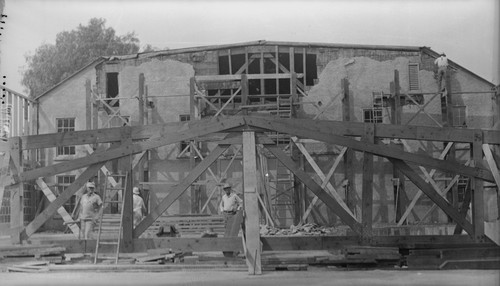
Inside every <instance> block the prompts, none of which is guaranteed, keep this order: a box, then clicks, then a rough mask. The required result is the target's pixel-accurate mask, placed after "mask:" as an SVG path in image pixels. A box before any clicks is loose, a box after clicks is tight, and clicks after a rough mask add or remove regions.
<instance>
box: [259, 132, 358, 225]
mask: <svg viewBox="0 0 500 286" xmlns="http://www.w3.org/2000/svg"><path fill="white" fill-rule="evenodd" d="M259 139H260V138H259ZM259 143H260V142H259ZM265 147H266V148H267V149H268V150H269V151H270V152H271V153H273V155H274V156H276V158H277V159H278V160H279V161H280V162H281V163H282V164H283V165H285V166H286V167H287V168H288V169H289V170H290V171H292V172H293V173H294V175H295V176H297V178H298V179H299V180H300V181H302V182H303V183H304V184H305V185H306V186H307V187H308V188H309V190H311V192H313V193H314V194H315V195H316V196H318V198H319V199H320V200H321V201H323V203H325V205H326V206H327V207H328V208H330V209H331V210H332V211H333V212H334V213H335V214H336V215H337V216H339V218H340V219H341V220H342V221H343V222H344V223H346V224H347V225H349V227H351V228H352V229H353V230H354V232H355V233H358V234H361V224H360V223H359V222H357V221H356V220H355V219H354V218H353V217H352V216H351V215H350V214H349V213H348V212H346V211H345V210H344V208H342V206H341V205H340V204H339V203H338V202H337V201H336V200H335V199H334V198H333V197H331V196H330V195H328V194H327V193H326V192H325V191H324V190H323V189H321V186H320V185H319V184H318V183H316V181H314V180H313V179H312V178H311V177H310V176H309V175H308V174H307V173H306V172H304V171H302V170H301V169H300V168H299V167H298V166H297V165H296V164H295V162H293V161H292V159H290V157H288V156H287V155H286V154H285V153H284V152H283V150H281V149H280V148H278V147H277V146H273V145H265Z"/></svg>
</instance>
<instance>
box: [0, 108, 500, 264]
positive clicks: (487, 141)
mask: <svg viewBox="0 0 500 286" xmlns="http://www.w3.org/2000/svg"><path fill="white" fill-rule="evenodd" d="M269 131H273V132H280V133H285V134H290V135H292V136H297V137H299V138H307V139H312V140H317V141H322V142H325V143H328V144H335V145H341V146H345V147H349V148H350V149H351V150H354V151H355V152H363V154H364V156H365V159H364V161H363V166H364V167H363V192H362V194H363V195H362V199H363V201H362V211H361V212H362V215H361V217H360V218H357V217H354V216H353V214H352V213H350V212H349V211H348V209H346V208H345V203H344V202H342V201H340V200H339V198H338V197H335V196H332V195H331V194H330V193H328V192H327V191H326V190H325V189H326V188H325V186H326V185H325V184H324V182H321V181H318V180H317V179H315V178H314V177H312V176H311V175H310V174H308V173H306V172H304V171H303V170H302V169H301V168H300V166H299V165H298V164H297V163H296V162H295V161H294V160H293V159H292V158H291V157H290V156H289V155H288V154H286V153H285V152H284V151H283V150H282V149H281V148H280V147H279V146H277V145H276V144H275V142H274V141H273V140H272V139H271V138H269V137H268V136H267V135H266V134H265V133H266V132H269ZM212 133H227V134H228V135H229V136H228V137H226V138H225V139H223V140H222V141H219V142H217V146H216V147H215V149H213V150H212V151H211V152H210V154H209V155H208V156H207V157H206V158H205V159H204V160H202V161H201V162H200V163H199V164H198V165H196V167H195V168H194V169H193V170H192V171H191V173H190V174H189V175H188V176H187V177H186V178H185V179H184V180H182V182H180V183H179V184H178V185H176V186H174V187H173V188H172V189H171V190H170V192H169V194H168V195H167V197H166V198H164V199H163V200H162V201H161V202H159V203H158V204H157V206H156V207H155V208H154V209H152V210H151V211H150V213H149V215H148V216H146V217H145V219H144V220H143V221H142V222H141V223H140V224H139V225H138V226H137V227H136V228H135V229H132V228H131V227H128V228H125V229H124V236H123V239H124V240H125V241H124V244H123V245H124V246H125V248H126V249H128V250H129V251H131V250H132V249H133V248H134V247H135V246H136V245H137V247H139V246H138V245H139V244H140V240H141V239H138V237H139V236H140V234H141V233H143V232H144V231H145V230H146V229H147V228H148V227H149V226H150V225H151V224H152V223H153V222H154V221H155V220H156V219H157V218H158V217H159V216H160V215H161V214H162V213H163V212H165V211H166V210H167V209H168V207H169V206H170V205H172V203H173V202H174V201H175V200H176V199H177V198H179V196H180V195H181V194H182V193H183V192H185V191H186V190H187V189H188V188H189V186H190V185H191V184H192V183H193V182H195V180H196V179H197V178H198V177H199V176H200V175H201V174H202V173H204V172H205V171H207V169H208V168H209V167H210V165H211V164H212V163H213V162H215V161H216V160H217V158H218V157H219V156H220V155H221V154H223V152H224V151H225V150H226V149H227V148H228V147H229V146H230V145H240V144H243V160H244V170H245V172H244V190H245V193H244V194H245V210H246V215H247V224H246V227H247V235H246V236H247V239H246V246H245V247H246V251H247V253H249V254H250V255H248V257H249V259H250V260H249V261H250V262H251V263H250V264H249V269H250V271H251V272H254V271H255V273H259V271H260V262H258V260H259V259H258V257H259V255H260V254H259V253H260V245H259V243H258V241H259V234H258V230H259V226H258V223H259V217H260V214H259V208H258V203H259V202H258V200H257V197H256V195H255V194H254V193H255V190H257V189H258V182H257V164H256V161H255V160H256V154H257V153H256V152H258V150H260V149H259V148H257V146H258V145H260V146H262V147H264V148H265V149H267V150H268V151H269V152H270V153H272V154H273V156H275V157H276V158H277V159H278V160H280V161H281V163H283V164H284V165H285V166H286V167H287V168H288V169H289V170H290V171H291V172H293V173H294V175H295V176H296V177H297V178H298V179H299V180H300V181H301V182H302V183H304V184H305V185H306V187H307V188H308V189H309V190H310V191H312V192H313V193H314V194H315V195H316V196H317V197H318V198H319V200H321V201H322V202H323V203H325V204H326V206H327V207H328V208H329V209H330V211H332V212H333V213H335V214H336V215H337V216H338V217H339V218H340V219H341V220H342V221H343V222H344V223H345V224H346V225H348V226H349V227H350V228H351V229H352V233H353V235H354V236H352V237H351V238H344V239H347V240H348V241H350V242H351V243H352V242H354V241H357V242H358V243H362V244H379V243H380V241H379V240H378V238H377V237H376V236H374V235H373V234H372V231H371V230H372V221H371V212H372V203H371V202H372V199H373V195H372V192H373V187H372V185H371V181H372V178H373V173H374V170H373V165H372V163H371V162H372V159H371V157H372V156H379V157H384V158H386V159H388V160H389V161H390V162H391V163H392V164H393V165H394V166H395V167H396V168H397V169H399V170H400V171H401V172H402V173H403V174H404V176H406V177H407V178H408V179H409V180H410V181H411V182H413V184H415V185H416V186H417V187H418V188H419V189H420V190H421V191H422V192H423V193H424V194H426V195H427V196H428V197H429V198H430V199H431V200H432V201H433V202H434V203H435V204H436V205H437V206H438V207H439V208H440V209H441V210H443V211H444V212H445V213H446V214H447V215H449V216H450V217H451V218H452V219H453V221H454V222H455V223H456V224H457V226H458V227H460V228H462V229H464V230H465V231H466V233H467V234H468V236H462V235H458V236H457V237H456V238H453V237H452V238H453V239H456V240H457V241H460V242H461V243H491V241H490V239H489V238H488V236H486V235H485V229H484V217H483V209H484V206H483V182H489V183H492V184H496V185H497V186H498V185H499V184H500V177H499V173H498V163H497V162H499V160H498V155H496V154H495V153H493V152H492V151H491V148H492V147H495V148H497V147H498V145H500V131H492V130H473V129H462V130H458V129H455V128H447V127H427V126H400V125H390V124H370V123H355V122H338V121H322V120H309V119H280V118H274V117H255V116H232V117H230V118H225V119H216V120H213V119H205V120H197V121H191V122H189V123H188V124H180V123H168V124H162V125H147V126H134V127H130V126H126V127H119V128H109V129H97V130H88V131H74V132H68V133H66V134H60V133H59V134H45V135H31V136H23V137H14V138H9V139H8V142H7V143H2V146H1V147H2V148H3V149H4V150H8V153H9V156H8V160H5V161H4V163H7V164H6V165H3V166H4V168H3V169H2V176H1V182H2V185H3V186H5V187H6V188H10V189H11V190H14V192H13V194H17V195H16V196H17V200H15V198H16V197H15V196H13V198H14V200H12V199H11V204H12V208H11V209H12V214H11V217H12V220H11V235H12V238H13V241H15V242H21V241H22V240H25V239H27V238H29V237H30V236H31V235H32V234H33V233H35V232H36V231H37V229H38V228H39V227H40V226H41V225H42V224H43V223H44V222H45V221H47V219H48V218H50V217H51V216H52V215H53V214H54V213H55V212H56V211H57V210H58V209H59V208H61V207H62V205H63V204H64V203H65V202H66V201H67V200H68V199H69V198H70V197H71V196H72V195H73V194H74V193H76V191H78V189H80V188H81V187H82V186H83V185H84V184H85V182H87V181H88V180H89V179H91V178H92V177H93V176H95V175H96V174H97V172H99V170H100V169H101V168H102V167H103V165H104V164H105V163H106V162H107V161H109V160H114V159H119V158H128V157H130V156H132V155H137V154H138V155H140V154H141V153H142V152H145V151H146V150H149V149H152V148H157V147H160V146H164V145H168V144H173V143H176V142H179V141H182V140H190V139H195V138H199V137H201V136H206V135H209V134H212ZM355 137H358V138H362V139H361V141H359V140H356V139H355ZM252 139H253V140H252ZM381 139H400V140H403V139H404V140H429V141H443V142H461V143H467V144H470V145H471V146H472V148H471V150H472V152H473V154H472V155H471V158H472V160H471V162H473V164H470V165H469V164H460V163H457V162H449V161H447V160H442V159H437V158H433V157H430V156H426V155H422V154H415V153H411V152H407V151H404V150H401V149H399V148H395V147H393V146H390V145H384V144H380V143H377V142H379V141H380V140H381ZM112 142H114V143H115V144H113V145H112V147H109V148H106V147H105V145H106V143H112ZM117 142H118V143H117ZM84 144H99V145H101V147H99V148H98V149H97V150H96V151H95V152H94V153H92V154H90V155H88V156H86V157H84V158H78V159H75V160H72V161H69V162H63V163H58V164H55V165H52V166H46V167H41V168H36V169H31V170H24V169H23V167H22V166H23V162H22V158H23V156H22V154H23V152H26V151H27V150H33V149H40V148H51V147H57V146H66V145H84ZM256 148H257V149H256ZM495 148H493V149H495ZM483 154H484V156H485V158H486V161H487V162H488V163H487V164H483V159H482V158H483ZM416 166H417V167H418V166H421V167H426V168H433V169H439V170H443V171H446V172H449V173H453V174H457V175H462V176H467V177H470V178H471V179H472V182H473V184H472V186H473V199H472V213H473V217H472V220H470V221H469V220H467V219H466V217H464V216H463V214H461V213H460V210H459V209H457V208H456V207H454V206H453V205H452V204H450V203H449V202H448V201H447V200H446V199H445V198H444V197H442V194H440V193H439V192H438V191H437V190H436V189H435V188H434V187H433V185H432V184H431V183H429V182H426V181H425V176H422V175H420V174H419V172H418V169H417V168H416ZM81 168H84V169H85V171H83V172H82V173H81V175H80V176H79V177H78V178H77V179H76V180H75V182H74V183H73V184H72V185H71V186H69V187H68V188H67V189H66V190H65V191H64V192H63V193H62V194H61V195H60V196H58V197H57V198H56V199H55V200H53V201H52V202H51V203H50V205H49V206H48V207H47V208H46V209H45V210H44V211H43V212H41V213H40V214H39V215H38V216H37V217H36V218H35V219H34V220H33V221H31V222H30V223H29V224H28V225H27V226H23V224H22V220H20V219H19V218H20V214H22V204H20V203H19V202H20V201H22V197H21V195H20V192H16V191H15V190H22V185H23V183H25V182H29V181H33V180H41V178H44V177H48V176H53V175H55V174H58V173H62V172H67V171H68V170H75V169H81ZM429 181H430V180H429ZM126 211H127V210H126ZM128 211H129V215H131V213H132V212H131V210H128ZM283 239H284V240H286V241H289V240H290V239H288V238H283ZM338 239H339V238H334V239H333V240H338ZM393 239H394V238H393ZM419 239H421V238H416V240H419ZM434 239H435V238H434ZM446 239H450V238H446ZM393 241H394V240H393ZM411 241H412V239H410V238H408V237H405V238H400V240H396V241H394V244H396V245H400V244H402V243H405V242H406V243H412V242H411ZM426 243H430V241H427V242H426ZM436 243H443V241H440V240H436ZM216 245H218V244H217V243H216ZM230 245H232V246H231V247H232V248H238V247H236V246H235V245H234V244H230ZM204 247H206V246H204ZM214 247H215V248H217V247H218V246H214ZM231 247H229V248H231ZM221 248H223V249H224V248H227V247H221ZM281 248H283V246H281ZM264 249H266V247H264ZM301 249H302V247H301Z"/></svg>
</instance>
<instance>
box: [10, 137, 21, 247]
mask: <svg viewBox="0 0 500 286" xmlns="http://www.w3.org/2000/svg"><path fill="white" fill-rule="evenodd" d="M9 143H10V156H11V159H12V163H13V164H14V167H15V170H13V169H12V168H11V175H14V176H17V175H18V174H20V173H22V172H23V156H22V149H21V146H22V144H21V137H15V138H11V139H9ZM11 166H12V165H11ZM23 196H24V182H19V183H17V184H15V185H13V186H11V187H10V228H11V231H12V232H11V242H12V243H15V244H19V243H21V242H22V239H21V231H22V229H23V227H24V208H23V207H24V205H23Z"/></svg>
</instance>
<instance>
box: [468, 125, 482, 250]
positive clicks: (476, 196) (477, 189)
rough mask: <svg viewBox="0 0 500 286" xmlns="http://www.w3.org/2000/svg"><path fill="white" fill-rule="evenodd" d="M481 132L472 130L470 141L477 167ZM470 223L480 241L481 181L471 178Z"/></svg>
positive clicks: (480, 158) (480, 147)
mask: <svg viewBox="0 0 500 286" xmlns="http://www.w3.org/2000/svg"><path fill="white" fill-rule="evenodd" d="M482 136H483V134H482V132H480V131H476V132H474V142H473V143H472V148H471V150H472V159H473V160H474V166H475V167H478V166H479V162H481V161H482V160H483V137H482ZM472 188H473V189H472V195H473V197H472V198H473V199H472V206H473V207H472V223H473V225H474V239H475V240H476V241H481V240H482V238H483V236H484V194H483V181H482V180H481V179H478V178H472Z"/></svg>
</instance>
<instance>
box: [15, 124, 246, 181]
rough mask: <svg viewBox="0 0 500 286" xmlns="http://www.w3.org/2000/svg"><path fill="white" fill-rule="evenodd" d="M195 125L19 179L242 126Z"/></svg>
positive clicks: (23, 174) (95, 153) (32, 172)
mask: <svg viewBox="0 0 500 286" xmlns="http://www.w3.org/2000/svg"><path fill="white" fill-rule="evenodd" d="M196 123H198V124H196V125H193V126H191V128H190V129H188V130H180V131H173V132H171V133H164V132H161V133H159V134H157V135H158V137H154V138H150V139H149V140H146V141H143V142H138V143H133V144H126V145H124V146H120V147H117V148H115V149H112V150H108V151H101V152H97V151H96V152H94V153H93V154H91V155H89V156H87V157H84V158H78V159H74V160H72V161H70V162H63V163H59V164H55V165H52V166H47V167H41V168H38V169H34V170H30V171H26V172H24V173H22V174H20V175H19V177H20V180H21V181H28V180H32V179H36V178H38V177H47V176H53V175H56V174H59V173H63V172H68V171H71V170H76V169H80V168H82V167H85V166H88V165H91V164H95V163H99V162H105V161H108V160H112V159H116V158H120V157H124V156H127V155H131V154H137V153H141V152H143V151H145V150H149V149H153V148H157V147H160V146H164V145H169V144H172V143H176V142H180V141H184V140H189V139H192V138H195V137H197V136H202V135H207V134H210V133H214V132H220V131H223V130H226V129H230V128H233V127H238V126H242V125H243V124H244V122H243V121H242V120H238V119H235V118H230V119H224V120H219V121H214V122H210V121H201V120H200V121H197V122H196Z"/></svg>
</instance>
